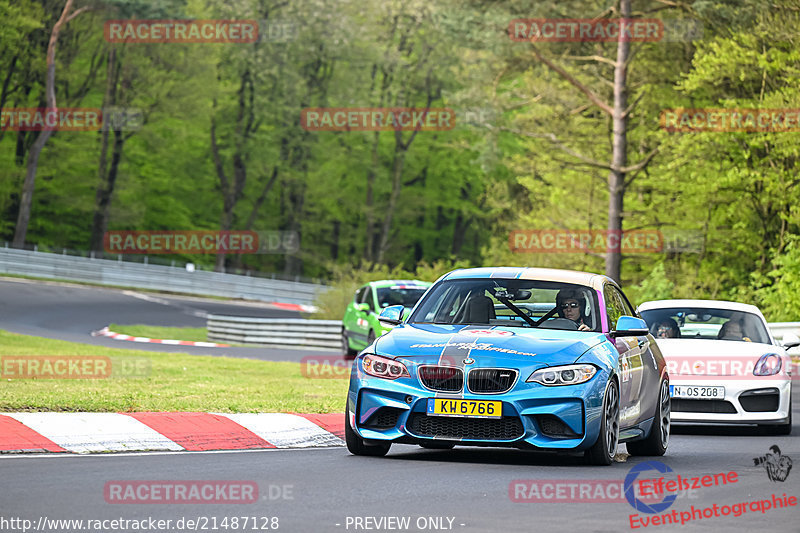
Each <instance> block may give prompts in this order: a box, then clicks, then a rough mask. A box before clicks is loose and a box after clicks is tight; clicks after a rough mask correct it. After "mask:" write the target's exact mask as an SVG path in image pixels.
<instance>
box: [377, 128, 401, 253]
mask: <svg viewBox="0 0 800 533" xmlns="http://www.w3.org/2000/svg"><path fill="white" fill-rule="evenodd" d="M395 137H396V138H397V143H396V144H395V153H394V165H393V166H392V193H391V194H390V195H389V205H388V206H386V218H384V219H383V227H382V228H381V240H380V245H379V246H378V263H383V258H384V256H385V255H386V252H387V250H388V249H389V234H390V233H391V231H392V219H393V218H394V212H395V209H396V208H397V200H398V199H399V198H400V187H401V186H402V178H403V166H404V163H405V160H406V157H405V156H406V150H407V149H408V146H406V145H403V143H402V142H400V132H399V131H396V132H395Z"/></svg>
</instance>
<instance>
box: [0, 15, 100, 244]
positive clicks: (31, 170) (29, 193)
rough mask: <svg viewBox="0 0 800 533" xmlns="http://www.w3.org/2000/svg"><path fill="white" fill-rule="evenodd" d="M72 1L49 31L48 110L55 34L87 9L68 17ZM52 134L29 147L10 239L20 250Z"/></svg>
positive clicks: (52, 88)
mask: <svg viewBox="0 0 800 533" xmlns="http://www.w3.org/2000/svg"><path fill="white" fill-rule="evenodd" d="M72 2H73V0H67V3H66V5H64V9H63V11H61V17H60V18H59V19H58V21H57V22H56V23H55V25H54V26H53V30H52V31H51V32H50V41H49V42H48V44H47V75H46V78H45V94H46V101H47V108H48V109H55V107H56V45H57V44H58V34H59V33H60V32H61V28H62V27H63V26H64V24H66V23H67V22H69V21H70V20H71V19H73V18H75V17H76V16H77V15H79V14H80V13H81V12H82V11H84V10H85V9H87V8H81V9H79V10H77V11H76V12H75V13H73V14H72V15H69V12H70V10H71V9H72ZM52 134H53V131H52V130H43V131H42V132H41V133H39V136H38V137H37V138H36V141H34V143H33V146H31V149H30V152H28V165H27V168H26V171H25V181H24V182H23V184H22V195H21V197H20V202H19V215H18V216H17V226H16V228H14V240H13V242H12V246H13V247H14V248H22V247H24V246H25V237H26V236H27V235H28V223H29V222H30V219H31V206H32V204H33V190H34V187H35V185H36V169H37V168H38V166H39V155H40V154H41V153H42V149H43V148H44V145H45V144H46V143H47V140H48V139H49V138H50V136H51V135H52Z"/></svg>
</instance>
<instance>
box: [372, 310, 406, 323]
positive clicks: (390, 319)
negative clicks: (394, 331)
mask: <svg viewBox="0 0 800 533" xmlns="http://www.w3.org/2000/svg"><path fill="white" fill-rule="evenodd" d="M404 309H405V308H404V307H403V306H402V305H390V306H389V307H385V308H384V309H383V311H381V314H380V315H379V316H378V322H380V323H381V324H382V325H384V326H387V327H392V326H399V325H400V324H402V322H403V320H402V316H403V310H404Z"/></svg>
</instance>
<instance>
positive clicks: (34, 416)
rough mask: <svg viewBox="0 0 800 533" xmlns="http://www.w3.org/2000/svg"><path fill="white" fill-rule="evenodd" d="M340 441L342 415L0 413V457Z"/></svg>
mask: <svg viewBox="0 0 800 533" xmlns="http://www.w3.org/2000/svg"><path fill="white" fill-rule="evenodd" d="M343 439H344V415H343V414H340V413H334V414H286V413H239V414H217V413H177V412H172V413H148V412H143V413H4V414H0V453H41V452H56V453H58V452H61V453H98V452H130V451H164V450H167V451H206V450H250V449H267V448H318V447H332V446H344V440H343Z"/></svg>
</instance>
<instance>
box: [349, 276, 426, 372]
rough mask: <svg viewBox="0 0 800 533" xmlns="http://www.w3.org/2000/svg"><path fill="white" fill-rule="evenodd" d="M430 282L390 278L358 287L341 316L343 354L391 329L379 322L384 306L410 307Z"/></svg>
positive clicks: (359, 348)
mask: <svg viewBox="0 0 800 533" xmlns="http://www.w3.org/2000/svg"><path fill="white" fill-rule="evenodd" d="M430 286H431V284H430V283H428V282H426V281H416V280H411V281H409V280H393V279H390V280H382V281H373V282H371V283H367V284H366V285H364V286H363V287H361V288H360V289H358V290H357V291H356V293H355V296H354V297H353V300H352V301H351V302H350V303H349V304H347V310H346V311H345V313H344V318H343V319H342V348H343V349H344V353H345V355H347V356H350V357H354V356H355V355H356V354H357V353H358V352H360V351H361V350H363V349H364V348H366V347H367V346H369V345H370V344H372V342H373V341H374V340H375V339H376V338H378V337H380V336H381V335H383V334H384V333H386V332H387V331H389V330H390V329H391V328H389V327H385V326H383V325H382V324H381V323H380V322H378V315H379V314H380V312H381V310H382V309H383V308H384V307H389V306H390V305H402V306H404V307H405V308H406V309H407V311H408V310H411V308H413V307H414V306H415V305H416V304H417V301H418V300H419V299H420V298H421V297H422V295H423V294H425V291H426V290H428V287H430ZM404 316H405V314H404Z"/></svg>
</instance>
